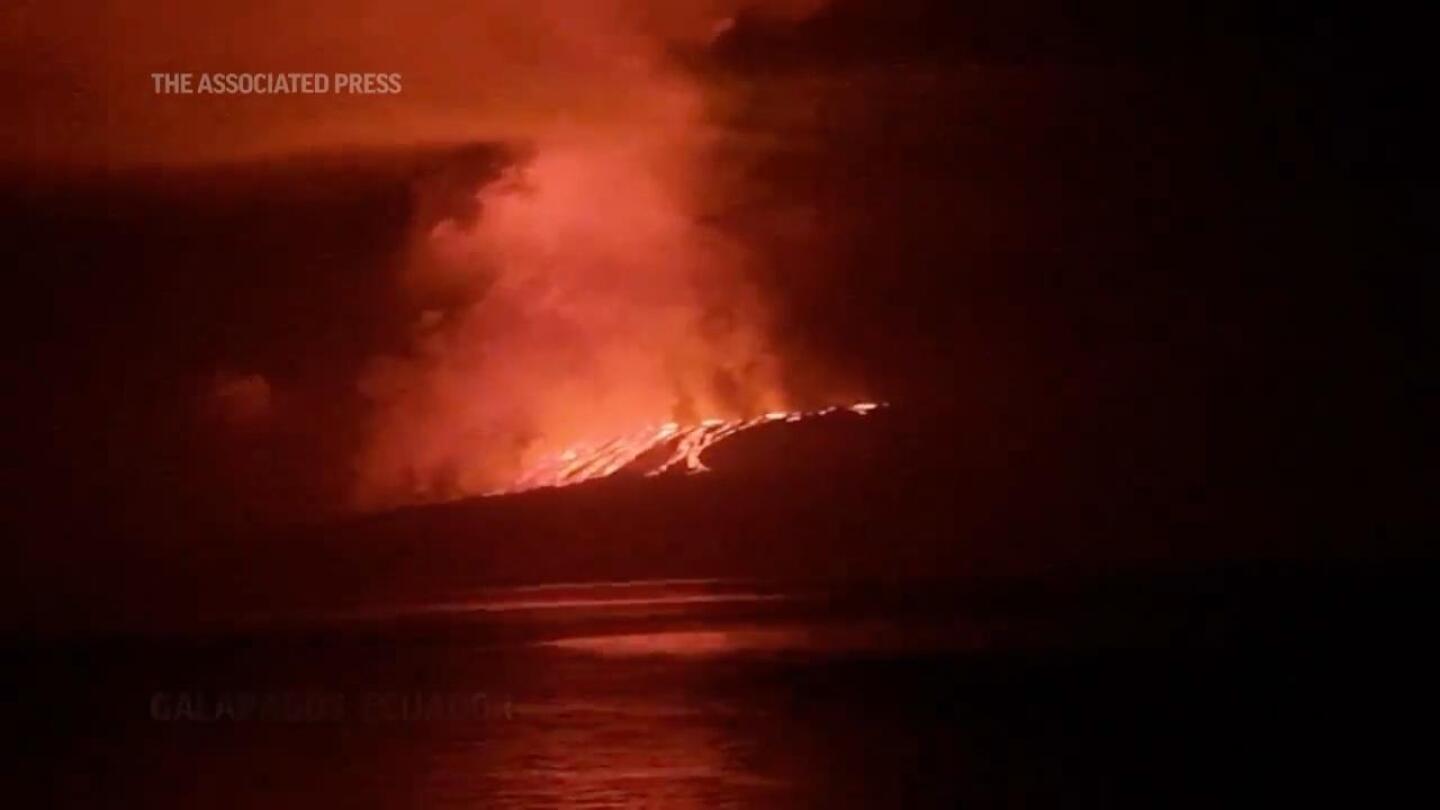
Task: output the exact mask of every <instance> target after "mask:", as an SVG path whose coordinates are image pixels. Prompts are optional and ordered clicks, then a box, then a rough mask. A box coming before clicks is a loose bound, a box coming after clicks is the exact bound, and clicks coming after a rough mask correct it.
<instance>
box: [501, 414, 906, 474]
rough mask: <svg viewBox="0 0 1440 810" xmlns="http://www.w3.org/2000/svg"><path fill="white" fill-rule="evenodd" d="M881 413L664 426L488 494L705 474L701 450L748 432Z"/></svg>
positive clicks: (553, 461)
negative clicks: (622, 477) (618, 478)
mask: <svg viewBox="0 0 1440 810" xmlns="http://www.w3.org/2000/svg"><path fill="white" fill-rule="evenodd" d="M882 407H884V403H877V402H859V403H856V404H854V405H850V406H848V407H846V408H843V409H842V408H840V407H839V406H833V405H832V406H830V407H827V408H822V409H820V410H816V411H771V412H769V413H766V414H762V415H760V416H755V417H751V418H749V419H704V420H701V421H700V422H697V423H694V424H688V425H681V424H679V423H677V422H666V423H665V424H662V425H658V426H652V427H647V428H645V429H643V430H640V431H637V432H635V433H632V434H630V435H625V436H618V437H615V438H612V439H608V440H605V441H601V442H593V443H585V444H579V445H574V446H572V447H569V448H566V449H565V450H563V451H561V452H560V453H556V454H554V455H551V456H547V457H545V458H543V459H542V460H541V461H540V462H539V463H537V464H535V465H534V466H532V467H531V468H530V469H529V470H527V471H526V472H525V473H524V474H523V475H521V476H520V477H519V478H518V479H517V480H516V481H515V483H514V484H513V485H511V486H509V487H505V488H502V489H498V490H496V491H494V492H492V493H491V494H492V495H506V494H512V493H516V492H524V491H527V490H532V489H541V488H544V487H563V486H570V485H573V484H580V483H584V482H586V481H594V480H597V479H600V478H606V477H608V476H611V475H615V474H631V475H643V476H646V477H654V476H657V475H663V474H665V473H668V472H671V471H684V472H686V473H692V474H693V473H701V472H706V471H708V470H709V469H710V468H709V467H707V466H706V465H705V462H704V460H703V459H702V456H703V455H704V453H705V451H706V450H708V449H709V448H711V447H713V446H715V445H716V444H719V443H720V442H722V441H724V440H726V439H728V438H730V437H732V436H735V435H737V434H740V433H743V432H745V431H747V430H750V429H751V428H756V427H759V426H761V425H769V424H775V423H795V422H800V421H803V420H806V419H814V418H821V417H825V416H829V415H831V414H834V413H837V412H839V411H842V410H843V411H848V412H849V413H853V414H859V415H861V416H864V415H866V414H869V413H871V412H872V411H874V410H876V409H877V408H882Z"/></svg>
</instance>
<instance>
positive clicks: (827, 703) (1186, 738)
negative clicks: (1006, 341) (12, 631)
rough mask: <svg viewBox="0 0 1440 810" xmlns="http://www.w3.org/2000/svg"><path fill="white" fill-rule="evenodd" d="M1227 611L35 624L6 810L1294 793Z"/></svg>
mask: <svg viewBox="0 0 1440 810" xmlns="http://www.w3.org/2000/svg"><path fill="white" fill-rule="evenodd" d="M1219 617H1220V614H1219V613H1215V612H1213V611H1212V612H1207V611H1205V610H1200V611H1199V612H1198V613H1197V612H1196V611H1194V610H1188V611H1187V610H1183V609H1178V608H1173V609H1168V610H1159V609H1157V608H1156V606H1155V605H1153V604H1152V605H1151V609H1150V610H1148V611H1137V610H1134V609H1132V608H1131V607H1125V606H1122V607H1118V608H1117V607H1115V606H1111V605H1097V604H1094V603H1093V601H1092V602H1084V603H1083V604H1080V605H1077V604H1076V603H1074V602H1073V601H1071V602H1066V603H1063V604H1045V603H1042V602H1036V601H1035V600H1027V601H1024V602H1023V603H1022V604H1020V605H1018V606H1017V605H1016V604H1013V603H1010V602H1006V601H1005V600H999V601H996V600H990V601H988V602H983V603H976V602H973V601H972V602H971V603H968V604H964V605H962V604H960V603H957V602H954V601H953V600H950V601H947V600H945V599H940V598H938V597H933V596H930V597H922V596H917V595H916V589H911V590H908V591H903V592H894V593H888V592H881V593H859V594H857V593H843V594H842V593H838V592H836V591H833V590H825V589H807V588H802V587H796V586H786V587H784V588H781V587H777V586H763V585H760V584H757V583H740V582H721V581H706V580H688V581H650V582H633V583H598V584H596V583H591V584H584V585H557V586H544V587H529V588H506V589H490V590H485V591H477V592H472V593H468V594H452V595H447V598H445V599H443V600H436V601H431V602H419V603H414V604H406V605H373V606H360V607H350V608H345V609H341V610H335V611H328V612H319V613H312V614H306V615H289V616H252V617H248V618H247V619H246V620H245V621H241V622H236V623H235V624H233V625H232V626H230V627H229V628H228V629H226V630H224V631H222V630H220V629H217V628H211V629H208V630H205V631H203V632H200V631H195V632H189V633H184V634H172V635H156V636H149V637H138V636H132V637H126V638H108V639H87V640H74V639H71V640H65V641H51V642H48V643H44V644H35V645H31V646H28V647H24V648H16V649H19V651H20V657H21V660H20V666H19V672H20V673H21V685H20V687H19V688H18V689H16V690H15V691H13V692H12V693H11V695H12V698H13V705H12V707H11V708H12V709H16V710H18V711H17V713H16V719H14V720H12V722H11V723H10V724H9V727H10V730H11V732H12V734H13V739H15V740H16V741H18V742H19V743H20V747H21V748H22V749H23V753H22V754H21V755H20V756H19V758H18V759H16V760H15V761H16V762H17V763H18V764H19V766H20V767H19V771H20V772H21V773H22V774H23V787H22V788H20V789H19V790H18V791H17V794H16V795H18V796H20V797H21V798H22V799H23V800H24V801H22V802H21V803H20V804H18V805H16V806H35V807H75V808H81V807H85V808H89V807H110V806H115V807H147V808H149V807H155V808H171V807H173V808H181V807H207V808H242V807H243V808H291V807H294V808H332V807H375V808H449V807H453V808H489V807H498V808H512V807H513V808H528V807H556V806H568V807H594V808H610V807H654V808H688V807H736V808H751V807H757V808H758V807H775V808H797V807H922V806H928V807H951V806H972V807H1017V806H1018V807H1033V806H1047V807H1075V806H1115V805H1126V806H1165V807H1172V806H1221V805H1223V804H1245V805H1248V804H1251V803H1255V802H1262V801H1266V800H1269V799H1276V800H1280V799H1283V798H1284V797H1285V796H1286V795H1287V793H1286V791H1287V790H1288V788H1286V787H1285V784H1286V779H1285V778H1284V777H1283V774H1287V773H1290V771H1289V770H1286V769H1285V768H1286V767H1288V766H1282V765H1281V762H1282V758H1281V757H1279V756H1277V752H1283V753H1285V754H1286V756H1285V757H1284V758H1283V761H1285V762H1289V761H1291V760H1292V758H1293V757H1298V760H1296V761H1303V762H1309V761H1310V760H1308V759H1306V756H1308V755H1306V754H1303V753H1297V752H1303V751H1310V750H1311V748H1310V747H1309V746H1310V743H1309V742H1307V740H1311V739H1312V738H1311V737H1310V730H1312V729H1314V728H1318V727H1320V726H1321V725H1323V724H1321V723H1319V722H1317V718H1316V717H1315V716H1314V715H1312V714H1310V713H1309V705H1310V704H1309V703H1308V701H1309V700H1310V699H1311V697H1310V696H1309V693H1307V692H1306V691H1305V690H1304V689H1299V688H1297V683H1300V682H1301V681H1297V680H1295V678H1294V676H1295V675H1296V674H1297V673H1296V671H1295V670H1294V668H1293V667H1285V666H1278V665H1272V664H1276V663H1277V661H1278V659H1276V658H1274V656H1275V655H1277V654H1278V653H1277V652H1276V651H1275V650H1274V649H1272V648H1270V647H1266V646H1265V645H1260V646H1258V647H1257V646H1255V645H1249V644H1248V642H1245V643H1241V642H1236V641H1234V640H1233V639H1228V638H1227V637H1226V635H1225V633H1227V632H1229V631H1228V630H1226V628H1224V627H1219V629H1217V625H1216V622H1217V621H1219ZM1242 648H1243V649H1244V652H1243V654H1242V652H1241V650H1242ZM1267 650H1268V651H1267ZM1289 660H1293V656H1292V658H1291V659H1289ZM1315 744H1316V745H1318V743H1315ZM1297 746H1298V747H1297ZM1317 750H1318V749H1317ZM1257 780H1258V781H1257ZM1265 791H1270V792H1265Z"/></svg>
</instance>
